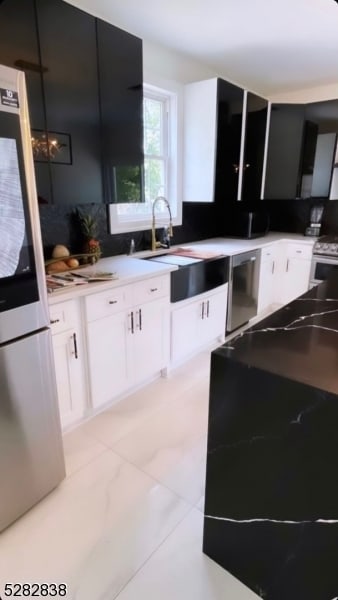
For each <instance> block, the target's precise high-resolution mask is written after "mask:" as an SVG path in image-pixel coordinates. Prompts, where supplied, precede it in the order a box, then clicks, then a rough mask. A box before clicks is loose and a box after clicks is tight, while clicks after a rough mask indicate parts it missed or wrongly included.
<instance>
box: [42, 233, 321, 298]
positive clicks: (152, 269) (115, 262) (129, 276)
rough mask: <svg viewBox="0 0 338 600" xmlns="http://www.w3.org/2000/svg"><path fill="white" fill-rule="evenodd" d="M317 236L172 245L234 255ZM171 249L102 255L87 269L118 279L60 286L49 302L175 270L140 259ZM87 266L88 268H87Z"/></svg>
mask: <svg viewBox="0 0 338 600" xmlns="http://www.w3.org/2000/svg"><path fill="white" fill-rule="evenodd" d="M316 239H317V238H314V237H306V236H304V235H300V234H295V233H283V232H272V233H268V234H267V235H266V236H264V237H260V238H255V239H252V240H243V239H238V238H225V237H224V238H211V239H207V240H201V241H199V242H191V243H188V244H181V245H175V246H174V245H173V246H172V247H171V250H175V249H177V248H191V249H198V250H203V251H206V252H215V253H219V254H224V255H226V256H233V255H235V254H240V253H241V252H247V251H249V250H254V249H256V248H263V247H264V246H269V245H270V244H273V243H274V242H281V241H287V242H297V243H302V244H309V245H313V244H314V242H315V241H316ZM166 252H168V250H166V249H163V248H161V249H159V250H156V251H151V250H145V251H143V252H137V253H135V254H133V256H127V255H118V256H111V257H107V258H101V259H100V260H99V261H98V263H96V265H94V266H93V267H88V268H87V269H88V270H92V271H109V272H113V273H116V275H117V279H114V280H112V281H107V282H102V281H101V282H95V283H88V284H85V285H78V286H75V287H70V288H68V289H64V290H63V289H61V290H58V291H57V292H53V293H52V294H48V301H49V304H56V303H57V302H62V301H64V300H70V299H72V298H75V297H78V296H86V295H88V294H92V293H96V292H99V291H103V290H106V289H109V288H112V287H117V286H120V285H125V284H128V283H133V282H135V281H138V280H141V279H146V278H149V277H156V276H157V275H164V274H167V273H170V272H171V271H175V270H176V269H177V268H178V267H177V266H176V265H170V264H165V263H160V262H152V261H147V260H140V259H141V258H145V257H148V256H158V255H160V254H165V253H166ZM87 269H86V270H87Z"/></svg>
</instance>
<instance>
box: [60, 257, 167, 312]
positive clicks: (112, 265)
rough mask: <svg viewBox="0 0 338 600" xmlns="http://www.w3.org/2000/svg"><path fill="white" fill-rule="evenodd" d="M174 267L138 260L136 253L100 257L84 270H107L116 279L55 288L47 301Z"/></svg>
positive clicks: (97, 290) (121, 283) (118, 283)
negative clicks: (133, 254)
mask: <svg viewBox="0 0 338 600" xmlns="http://www.w3.org/2000/svg"><path fill="white" fill-rule="evenodd" d="M176 269H178V267H177V266H176V265H168V264H164V263H159V262H152V261H150V260H140V258H137V257H136V255H135V257H134V256H126V255H119V256H111V257H107V258H101V259H100V260H99V261H98V262H97V263H96V264H95V265H93V266H88V267H86V272H88V271H93V272H95V271H108V272H109V273H116V276H117V279H113V280H110V281H98V282H92V283H85V284H82V285H77V286H74V287H69V288H65V289H60V290H57V291H56V292H52V293H51V294H48V303H49V304H56V303H57V302H63V301H64V300H71V299H72V298H77V297H79V296H87V295H88V294H93V293H97V292H101V291H103V290H107V289H110V288H113V287H118V286H120V285H125V284H128V283H134V282H136V281H139V280H142V279H148V278H149V277H156V276H158V275H165V274H168V273H170V272H171V271H176ZM79 273H81V271H79Z"/></svg>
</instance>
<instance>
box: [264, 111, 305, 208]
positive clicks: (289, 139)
mask: <svg viewBox="0 0 338 600" xmlns="http://www.w3.org/2000/svg"><path fill="white" fill-rule="evenodd" d="M304 122H305V109H304V106H303V105H301V104H272V106H271V115H270V128H269V135H268V149H267V163H266V175H265V186H264V198H266V199H269V200H275V199H294V198H297V197H298V196H299V175H300V168H301V164H302V149H303V135H304Z"/></svg>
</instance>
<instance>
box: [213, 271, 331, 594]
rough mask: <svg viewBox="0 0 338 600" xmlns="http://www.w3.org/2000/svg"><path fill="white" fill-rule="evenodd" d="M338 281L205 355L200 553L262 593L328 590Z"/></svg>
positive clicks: (307, 294)
mask: <svg viewBox="0 0 338 600" xmlns="http://www.w3.org/2000/svg"><path fill="white" fill-rule="evenodd" d="M337 460H338V280H336V281H335V280H331V281H328V282H325V283H322V284H321V285H320V286H318V287H317V288H313V289H312V290H311V291H309V292H308V293H306V294H305V295H303V296H302V297H300V298H299V299H297V300H295V301H294V302H292V303H291V304H289V305H287V306H285V307H283V308H282V309H281V310H279V311H278V312H276V313H274V314H273V315H272V316H270V317H268V318H267V319H264V320H263V321H261V322H260V323H259V324H257V325H256V326H255V327H252V328H250V329H248V330H246V331H245V332H243V333H242V334H239V335H238V336H237V337H236V338H234V339H233V340H231V342H229V343H227V344H224V345H223V346H221V347H220V348H218V349H217V350H215V351H214V352H213V353H212V359H211V383H210V407H209V429H208V460H207V479H206V500H205V519H204V546H203V550H204V552H205V553H206V554H207V555H208V556H209V557H210V558H212V559H213V560H215V561H216V562H217V563H219V564H220V565H221V566H222V567H224V568H225V569H227V570H228V571H230V572H231V573H232V574H233V575H234V576H235V577H237V578H238V579H239V580H241V581H242V582H243V583H244V584H245V585H247V586H248V587H249V588H251V589H252V590H253V591H254V592H256V594H257V595H258V597H260V598H264V599H266V600H336V599H337V598H338V569H337V564H338V501H337V499H338V476H337Z"/></svg>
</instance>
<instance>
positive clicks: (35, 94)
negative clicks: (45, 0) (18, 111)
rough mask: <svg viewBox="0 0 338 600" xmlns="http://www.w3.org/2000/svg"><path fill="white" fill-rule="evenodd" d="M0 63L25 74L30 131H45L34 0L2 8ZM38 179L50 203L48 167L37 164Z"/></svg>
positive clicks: (14, 0) (13, 0) (11, 1)
mask: <svg viewBox="0 0 338 600" xmlns="http://www.w3.org/2000/svg"><path fill="white" fill-rule="evenodd" d="M0 63H1V64H4V65H6V66H8V67H12V68H15V69H21V70H23V71H24V72H25V75H26V85H27V95H28V100H29V113H30V122H31V127H32V129H34V130H37V131H45V130H46V115H45V106H44V100H43V84H42V69H41V62H40V52H39V41H38V35H37V21H36V11H35V0H5V1H4V2H2V3H1V4H0ZM35 176H36V181H37V188H38V195H39V201H40V202H41V203H47V202H51V200H52V193H51V185H50V176H49V167H48V164H46V163H35Z"/></svg>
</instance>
